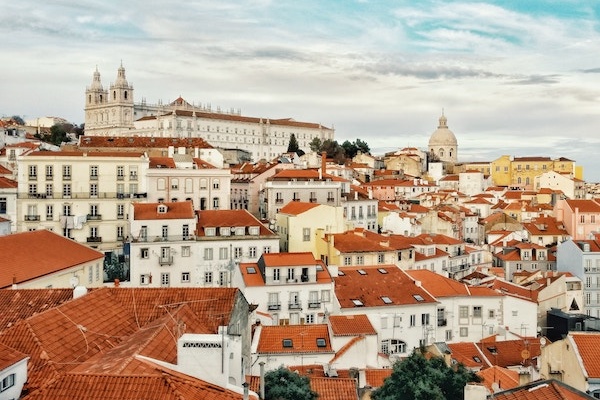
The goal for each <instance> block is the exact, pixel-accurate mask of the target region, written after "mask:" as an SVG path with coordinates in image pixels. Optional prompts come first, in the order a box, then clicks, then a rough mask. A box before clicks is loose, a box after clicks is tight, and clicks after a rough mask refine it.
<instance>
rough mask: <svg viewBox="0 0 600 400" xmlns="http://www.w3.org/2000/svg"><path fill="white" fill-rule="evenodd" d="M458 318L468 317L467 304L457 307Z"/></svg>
mask: <svg viewBox="0 0 600 400" xmlns="http://www.w3.org/2000/svg"><path fill="white" fill-rule="evenodd" d="M458 318H469V306H460V307H459V308H458Z"/></svg>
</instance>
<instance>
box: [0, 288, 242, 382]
mask: <svg viewBox="0 0 600 400" xmlns="http://www.w3.org/2000/svg"><path fill="white" fill-rule="evenodd" d="M239 296H241V293H240V292H239V291H238V289H236V288H189V289H188V288H186V289H182V288H144V289H139V288H135V289H134V288H107V287H105V288H100V289H96V290H93V291H91V292H90V293H88V294H87V295H85V296H82V297H79V298H77V299H74V300H72V301H69V302H65V303H63V304H61V305H59V306H57V307H54V308H51V309H48V310H46V311H43V312H41V313H39V314H35V315H33V316H31V317H29V318H27V319H25V320H22V321H19V322H17V323H16V324H14V325H13V326H11V327H10V328H8V329H6V330H4V331H3V332H2V334H1V335H0V343H3V344H5V345H7V346H10V347H12V348H14V349H16V350H18V351H21V352H23V353H25V354H28V355H29V356H30V357H31V358H30V360H29V363H28V371H29V372H28V375H29V376H28V383H27V385H28V388H29V389H30V390H34V389H36V388H39V387H41V386H44V385H46V384H48V383H49V382H50V381H52V380H53V379H55V378H57V377H58V376H59V375H61V374H63V373H68V372H71V371H73V370H74V369H75V368H81V369H82V370H84V371H85V369H86V368H88V367H89V368H93V367H90V366H89V364H88V361H89V362H92V361H90V360H96V361H99V362H100V363H101V364H104V365H105V366H109V367H110V368H111V369H112V368H117V371H118V368H121V367H119V365H120V364H119V363H118V362H117V361H118V360H130V361H131V360H132V358H131V357H132V354H133V353H136V352H139V353H142V354H150V355H154V356H157V357H159V359H161V360H173V359H175V358H176V345H175V343H174V342H173V335H172V332H177V329H178V328H177V327H178V326H179V325H178V323H177V319H174V318H171V316H173V315H175V316H178V315H179V313H184V314H181V315H182V318H183V319H184V320H186V323H187V324H189V327H190V329H191V328H194V329H198V330H200V328H199V327H200V326H201V327H202V329H201V332H210V333H213V334H214V333H217V330H218V327H219V326H220V325H227V324H228V323H229V318H230V315H231V312H232V310H233V308H234V305H235V304H236V302H237V301H238V299H239V298H240V297H239ZM186 308H187V310H186ZM192 317H195V319H194V320H192ZM191 321H195V322H194V323H192V322H191ZM153 323H155V325H152V324H153ZM161 323H162V325H163V327H164V326H166V328H167V329H170V330H171V331H170V332H167V331H165V330H164V329H163V327H161V326H160V324H161ZM147 330H154V334H152V333H151V332H149V331H148V332H147ZM132 336H134V337H136V338H137V339H138V340H132V339H131V337H132ZM138 341H139V342H140V344H136V343H137V342H138ZM128 343H129V344H128ZM117 348H118V349H117ZM101 353H102V354H103V355H100V354H101ZM102 357H106V358H102ZM84 364H85V365H84ZM92 364H93V362H92ZM124 368H125V369H126V370H127V371H130V372H132V371H137V368H140V366H139V363H137V362H128V363H126V364H125V367H124ZM103 373H104V374H107V373H109V372H108V371H104V372H103ZM113 373H114V370H113Z"/></svg>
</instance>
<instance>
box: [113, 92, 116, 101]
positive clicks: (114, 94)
mask: <svg viewBox="0 0 600 400" xmlns="http://www.w3.org/2000/svg"><path fill="white" fill-rule="evenodd" d="M116 99H117V91H116V90H113V100H116Z"/></svg>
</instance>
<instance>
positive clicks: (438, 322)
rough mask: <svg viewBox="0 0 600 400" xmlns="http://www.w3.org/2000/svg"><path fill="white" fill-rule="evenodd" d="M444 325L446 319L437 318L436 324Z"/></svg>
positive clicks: (446, 323) (446, 321)
mask: <svg viewBox="0 0 600 400" xmlns="http://www.w3.org/2000/svg"><path fill="white" fill-rule="evenodd" d="M446 325H448V320H447V319H438V320H437V326H446Z"/></svg>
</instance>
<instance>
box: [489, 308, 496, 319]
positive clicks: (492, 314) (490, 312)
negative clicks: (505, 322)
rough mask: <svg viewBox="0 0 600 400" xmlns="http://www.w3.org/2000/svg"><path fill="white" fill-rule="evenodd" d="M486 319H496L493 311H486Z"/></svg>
mask: <svg viewBox="0 0 600 400" xmlns="http://www.w3.org/2000/svg"><path fill="white" fill-rule="evenodd" d="M488 318H490V319H492V318H496V313H495V311H494V310H488Z"/></svg>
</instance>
